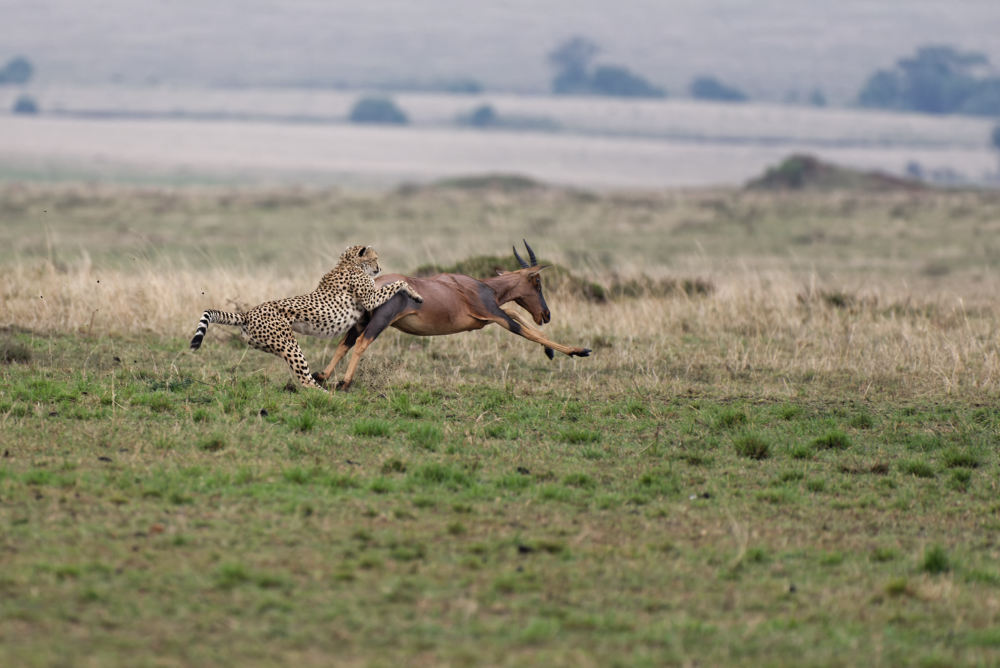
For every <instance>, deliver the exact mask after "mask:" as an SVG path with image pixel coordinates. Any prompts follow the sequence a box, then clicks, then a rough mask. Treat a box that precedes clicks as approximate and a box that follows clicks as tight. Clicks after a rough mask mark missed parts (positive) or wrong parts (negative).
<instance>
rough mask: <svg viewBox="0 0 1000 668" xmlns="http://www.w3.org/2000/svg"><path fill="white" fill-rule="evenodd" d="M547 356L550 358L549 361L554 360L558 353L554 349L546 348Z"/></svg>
mask: <svg viewBox="0 0 1000 668" xmlns="http://www.w3.org/2000/svg"><path fill="white" fill-rule="evenodd" d="M545 356H546V357H548V358H549V359H554V358H555V356H556V351H554V350H552V348H549V347H548V346H546V347H545Z"/></svg>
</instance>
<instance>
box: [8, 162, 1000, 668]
mask: <svg viewBox="0 0 1000 668" xmlns="http://www.w3.org/2000/svg"><path fill="white" fill-rule="evenodd" d="M0 217H2V220H3V225H2V226H0V271H2V275H3V281H2V284H0V285H2V288H0V289H2V292H0V326H2V330H0V352H2V356H0V428H2V430H0V439H2V444H0V565H2V568H0V664H2V665H5V666H42V665H75V666H84V665H100V666H109V665H122V666H144V665H150V666H173V665H236V664H238V665H289V664H293V663H294V664H296V665H306V666H309V665H391V664H397V665H398V664H399V663H400V662H405V665H526V664H527V665H573V666H587V665H593V666H607V665H623V666H625V665H628V666H632V665H657V666H659V665H721V664H730V665H754V666H758V665H792V664H794V665H824V666H829V665H845V666H855V665H926V666H936V665H940V666H946V665H947V666H951V665H993V664H996V663H997V662H1000V623H998V622H1000V619H998V618H1000V531H998V530H1000V496H998V482H997V481H998V473H1000V470H998V467H1000V458H998V455H997V450H998V445H1000V413H998V411H997V401H998V398H1000V349H998V343H997V335H998V320H1000V305H998V303H997V294H998V288H1000V241H998V240H1000V194H998V193H996V192H975V191H936V190H905V191H883V192H869V191H847V190H839V191H829V192H793V193H789V192H758V191H750V190H743V189H727V190H675V191H660V192H605V193H592V192H587V191H581V190H572V189H562V188H552V187H546V186H543V185H540V184H536V183H532V182H528V181H525V180H520V179H511V178H507V179H502V178H500V179H464V180H455V181H452V182H447V183H439V184H433V185H423V186H412V187H401V188H397V189H395V190H386V191H377V192H376V191H366V192H354V191H341V190H333V189H320V188H314V189H310V188H292V187H274V188H265V187H257V188H252V189H250V188H247V189H242V188H237V187H222V186H218V187H194V186H186V187H178V188H166V187H156V188H154V187H134V186H114V185H75V184H42V183H34V184H25V183H20V184H18V183H7V184H3V185H0ZM522 238H524V239H527V241H528V243H530V244H531V245H532V247H533V248H534V249H535V251H536V252H537V254H538V255H539V258H540V259H541V261H542V262H543V263H551V264H553V265H555V266H553V267H552V268H551V269H547V270H545V271H544V272H543V274H542V275H543V277H544V280H545V290H546V298H547V300H548V304H549V306H550V308H551V310H552V313H553V319H552V322H551V323H550V324H548V325H545V326H544V328H543V329H544V331H545V333H546V334H547V336H549V337H550V338H552V339H554V340H556V341H559V342H562V343H566V344H570V345H583V346H587V347H590V348H592V349H593V351H594V352H593V354H592V356H591V357H588V358H573V359H570V358H567V357H562V356H557V357H556V359H555V360H553V361H549V360H548V359H547V358H546V357H545V355H544V354H543V351H542V350H541V348H540V347H539V346H538V345H536V344H532V343H530V342H528V341H526V340H524V339H521V338H518V337H515V336H513V335H511V334H510V333H508V332H505V331H502V330H500V329H499V328H497V327H490V328H487V329H484V330H482V331H479V332H472V333H466V334H460V335H455V336H450V337H437V338H416V337H411V336H408V335H405V334H402V333H400V332H396V331H394V330H390V331H388V332H386V333H385V334H384V335H383V336H382V337H381V338H379V340H378V341H377V342H376V343H375V344H374V345H372V346H371V348H369V350H368V353H367V355H366V357H365V359H364V361H363V362H362V365H361V371H360V373H359V375H358V377H357V379H356V380H355V384H354V386H353V388H352V389H351V391H350V392H347V393H343V392H340V393H337V392H334V393H330V394H325V393H321V392H318V391H315V390H306V389H299V388H296V387H295V386H294V385H291V384H290V380H291V376H290V374H289V373H288V371H287V368H286V367H285V366H284V365H283V363H282V362H281V361H280V360H278V359H277V358H276V357H273V356H268V355H265V354H263V353H260V352H257V351H253V350H247V348H246V347H245V346H244V345H243V343H242V342H241V341H240V340H239V337H238V336H237V335H236V332H235V330H233V329H232V328H226V327H224V326H217V325H216V326H212V327H211V328H210V329H209V333H208V336H207V338H206V341H205V343H204V345H203V346H202V348H201V349H200V350H199V351H197V352H196V353H193V352H191V351H189V350H187V344H188V340H189V339H190V337H191V335H192V333H193V331H194V327H195V325H196V323H197V320H198V318H199V316H200V314H201V312H202V311H203V310H204V309H205V308H223V309H229V310H232V309H236V308H245V307H248V306H252V305H255V304H257V303H259V302H261V301H263V300H266V299H270V298H275V297H280V296H289V295H293V294H301V293H304V292H306V291H308V290H311V289H312V288H313V287H314V286H315V284H316V283H317V282H318V280H319V278H320V276H322V274H323V273H324V272H325V271H326V270H328V269H329V268H330V267H331V266H332V265H333V263H334V261H335V259H336V257H337V255H338V254H339V252H340V251H341V250H342V249H343V248H344V247H345V246H347V245H349V244H354V243H370V244H373V245H374V246H375V247H376V248H377V250H378V252H379V256H380V260H381V264H382V267H383V269H384V270H386V271H400V272H404V273H407V272H412V271H416V270H418V269H419V268H421V267H426V266H427V265H431V264H434V265H437V266H439V267H444V268H448V267H453V266H458V267H460V268H463V269H466V270H467V271H468V272H473V273H474V272H479V273H484V272H488V271H491V270H492V268H493V266H496V265H499V266H502V267H504V268H508V269H510V268H514V267H516V263H515V261H514V259H513V256H512V255H511V254H510V250H509V249H510V247H511V245H512V244H514V243H517V244H519V245H520V241H521V239H522ZM521 248H523V246H521ZM522 254H523V252H522ZM512 308H516V307H512ZM299 338H300V342H301V343H302V345H303V348H304V350H305V353H306V356H307V358H308V359H309V361H310V364H311V365H312V368H313V369H316V370H318V369H320V368H322V367H323V366H324V365H325V363H326V362H327V361H328V360H329V358H330V357H331V356H332V353H333V349H334V347H335V343H336V342H330V341H323V340H318V339H311V338H309V337H306V336H300V337H299ZM337 372H338V373H340V374H342V373H343V367H341V368H340V369H338V370H337Z"/></svg>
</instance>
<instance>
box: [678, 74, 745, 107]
mask: <svg viewBox="0 0 1000 668" xmlns="http://www.w3.org/2000/svg"><path fill="white" fill-rule="evenodd" d="M690 91H691V96H692V97H694V98H695V99H698V100H714V101H716V102H745V101H746V100H747V96H746V94H745V93H744V92H743V91H741V90H739V89H738V88H733V87H732V86H727V85H726V84H724V83H722V82H721V81H719V80H718V79H716V78H715V77H698V78H696V79H694V80H693V81H692V82H691V86H690Z"/></svg>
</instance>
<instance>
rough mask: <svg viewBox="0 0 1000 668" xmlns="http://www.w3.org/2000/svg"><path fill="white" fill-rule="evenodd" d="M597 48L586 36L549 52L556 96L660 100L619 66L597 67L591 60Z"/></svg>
mask: <svg viewBox="0 0 1000 668" xmlns="http://www.w3.org/2000/svg"><path fill="white" fill-rule="evenodd" d="M600 50H601V49H600V47H599V46H597V44H595V43H594V42H593V41H591V40H589V39H587V38H586V37H580V36H576V37H571V38H570V39H568V40H566V41H565V42H563V43H562V44H560V45H559V46H558V47H556V49H555V50H553V51H552V52H551V53H549V56H548V59H549V63H550V64H551V65H553V66H554V67H555V68H556V75H555V77H554V78H553V79H552V92H553V93H555V94H557V95H612V96H618V97H663V96H664V95H666V93H665V92H664V91H663V89H662V88H657V87H656V86H654V85H652V84H651V83H649V82H648V81H646V79H644V78H643V77H641V76H639V75H637V74H634V73H632V72H630V71H629V70H628V69H627V68H625V67H622V66H620V65H599V66H597V67H596V68H593V69H591V65H590V64H591V61H592V60H593V59H594V56H596V55H597V54H598V53H599V52H600Z"/></svg>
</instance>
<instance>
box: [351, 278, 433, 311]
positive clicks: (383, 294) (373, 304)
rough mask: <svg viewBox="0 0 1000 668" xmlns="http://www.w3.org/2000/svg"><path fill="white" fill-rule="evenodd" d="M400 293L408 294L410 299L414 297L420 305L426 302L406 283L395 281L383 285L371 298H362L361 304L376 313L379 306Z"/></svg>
mask: <svg viewBox="0 0 1000 668" xmlns="http://www.w3.org/2000/svg"><path fill="white" fill-rule="evenodd" d="M400 291H403V292H406V294H408V295H410V297H412V298H413V300H414V301H415V302H417V303H418V304H419V303H422V302H423V301H424V298H423V297H421V296H420V293H419V292H417V291H416V290H414V289H413V288H412V287H411V286H410V284H409V283H407V282H406V281H393V282H392V283H389V284H387V285H383V286H382V287H381V288H379V289H377V290H375V291H374V292H372V293H371V294H370V296H368V297H362V298H361V304H362V305H363V306H364V307H365V309H366V310H368V311H374V310H375V309H377V308H378V307H379V306H381V305H382V304H384V303H386V302H387V301H389V300H390V299H392V296H393V295H395V294H396V293H397V292H400Z"/></svg>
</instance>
